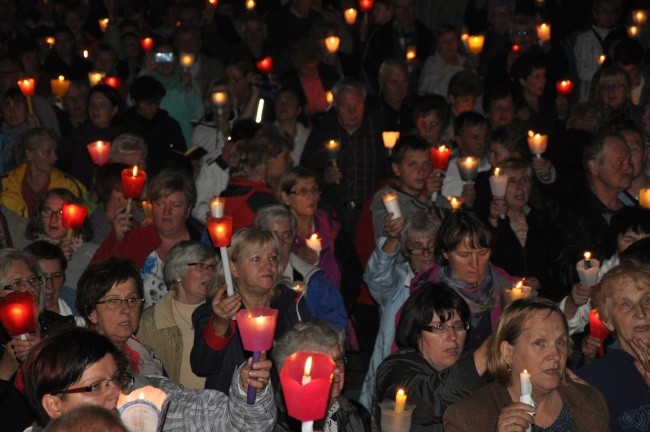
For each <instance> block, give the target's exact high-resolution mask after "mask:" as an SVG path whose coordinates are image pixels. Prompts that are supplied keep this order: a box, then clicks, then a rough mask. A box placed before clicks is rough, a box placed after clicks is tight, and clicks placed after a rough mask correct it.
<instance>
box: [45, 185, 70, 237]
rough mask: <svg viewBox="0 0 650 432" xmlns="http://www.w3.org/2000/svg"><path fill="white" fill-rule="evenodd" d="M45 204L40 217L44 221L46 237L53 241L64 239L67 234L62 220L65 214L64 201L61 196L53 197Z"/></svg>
mask: <svg viewBox="0 0 650 432" xmlns="http://www.w3.org/2000/svg"><path fill="white" fill-rule="evenodd" d="M43 204H44V205H43V211H42V212H41V215H40V216H41V220H42V221H43V229H44V230H45V235H47V236H48V237H49V238H51V239H53V240H61V239H63V237H65V234H66V232H67V228H64V227H63V222H62V220H61V215H62V214H63V213H62V210H61V209H62V208H63V204H64V201H63V199H62V198H61V197H60V196H57V195H52V196H50V197H48V198H47V199H46V200H45V202H44V203H43Z"/></svg>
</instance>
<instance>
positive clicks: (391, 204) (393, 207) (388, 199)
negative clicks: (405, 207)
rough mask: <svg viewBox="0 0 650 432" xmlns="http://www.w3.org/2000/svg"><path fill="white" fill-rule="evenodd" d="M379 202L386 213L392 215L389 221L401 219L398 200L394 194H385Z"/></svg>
mask: <svg viewBox="0 0 650 432" xmlns="http://www.w3.org/2000/svg"><path fill="white" fill-rule="evenodd" d="M381 201H382V202H383V203H384V207H386V213H392V214H393V216H392V218H391V219H397V218H400V217H402V210H401V209H400V208H399V200H398V199H397V194H396V193H395V192H387V193H385V194H383V195H382V196H381Z"/></svg>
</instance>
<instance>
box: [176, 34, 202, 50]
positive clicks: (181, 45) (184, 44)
mask: <svg viewBox="0 0 650 432" xmlns="http://www.w3.org/2000/svg"><path fill="white" fill-rule="evenodd" d="M200 49H201V43H200V41H199V38H198V35H197V34H194V33H191V32H179V33H178V34H177V35H176V51H178V52H184V53H190V54H196V53H198V52H199V50H200Z"/></svg>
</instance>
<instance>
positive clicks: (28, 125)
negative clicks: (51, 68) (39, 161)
mask: <svg viewBox="0 0 650 432" xmlns="http://www.w3.org/2000/svg"><path fill="white" fill-rule="evenodd" d="M2 118H3V119H2V126H1V127H2V130H1V134H0V150H1V153H0V170H1V171H2V172H3V173H6V172H8V171H11V170H12V169H14V168H16V166H17V165H18V164H17V163H16V154H15V153H16V143H17V141H18V138H19V137H20V134H22V133H23V132H25V131H26V130H28V129H32V128H36V127H39V126H40V123H39V120H38V117H36V115H34V114H29V113H28V112H27V100H26V99H25V96H23V94H22V93H21V92H20V90H18V89H17V88H15V87H12V88H10V89H9V90H7V91H6V92H5V94H4V95H3V96H2Z"/></svg>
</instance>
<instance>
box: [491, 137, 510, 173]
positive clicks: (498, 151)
mask: <svg viewBox="0 0 650 432" xmlns="http://www.w3.org/2000/svg"><path fill="white" fill-rule="evenodd" d="M487 158H488V162H490V166H492V167H496V166H499V164H500V163H501V162H503V161H504V160H506V159H508V158H510V152H509V151H508V150H506V148H505V147H504V146H503V145H501V143H500V142H498V141H491V142H490V149H489V150H488V154H487Z"/></svg>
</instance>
